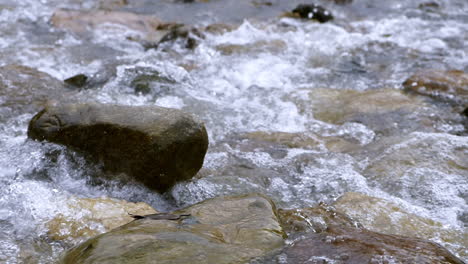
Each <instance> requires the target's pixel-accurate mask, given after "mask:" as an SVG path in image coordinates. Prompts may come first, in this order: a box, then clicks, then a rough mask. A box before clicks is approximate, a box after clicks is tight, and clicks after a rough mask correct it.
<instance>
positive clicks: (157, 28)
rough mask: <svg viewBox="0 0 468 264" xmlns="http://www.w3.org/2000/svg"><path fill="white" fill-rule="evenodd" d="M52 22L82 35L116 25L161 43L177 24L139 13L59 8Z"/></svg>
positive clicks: (55, 25)
mask: <svg viewBox="0 0 468 264" xmlns="http://www.w3.org/2000/svg"><path fill="white" fill-rule="evenodd" d="M51 23H52V25H53V26H54V27H57V28H61V29H65V30H69V31H71V32H73V33H75V34H78V35H82V34H84V33H87V32H89V31H92V30H96V29H97V28H99V27H103V26H110V25H116V26H117V27H116V28H117V29H121V28H122V26H123V27H124V28H126V29H127V30H128V29H129V30H132V31H135V32H137V33H138V34H137V36H133V37H130V38H131V39H133V38H135V39H137V40H138V39H141V40H142V41H145V42H151V43H159V41H160V40H161V39H162V38H163V37H164V36H165V35H166V34H167V33H168V32H169V31H170V30H171V28H172V27H173V26H175V24H172V23H163V22H162V21H161V20H159V19H157V18H155V17H153V16H148V15H139V14H135V13H130V12H121V11H106V10H94V11H77V10H68V9H58V10H56V11H55V12H54V14H53V16H52V18H51Z"/></svg>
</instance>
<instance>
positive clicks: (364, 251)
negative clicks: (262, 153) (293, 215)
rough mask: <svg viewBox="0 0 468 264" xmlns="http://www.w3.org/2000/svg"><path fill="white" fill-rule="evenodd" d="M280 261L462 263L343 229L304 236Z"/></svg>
mask: <svg viewBox="0 0 468 264" xmlns="http://www.w3.org/2000/svg"><path fill="white" fill-rule="evenodd" d="M281 258H282V259H283V260H285V261H283V262H280V263H290V264H302V263H304V264H305V263H336V264H362V263H407V264H410V263H411V264H412V263H457V264H462V263H463V261H462V260H460V259H458V258H457V257H455V256H454V255H453V254H451V253H450V252H449V251H448V250H446V249H445V248H443V247H441V246H439V245H438V244H436V243H433V242H429V241H426V240H422V239H418V238H410V237H404V236H396V235H384V234H380V233H375V232H372V231H369V230H365V229H359V228H353V227H345V226H330V227H328V228H327V231H326V232H322V233H313V232H310V233H307V234H306V235H304V238H303V239H301V240H298V241H295V242H294V243H293V244H292V245H291V246H289V247H287V248H286V249H285V250H284V251H283V253H282V254H281ZM267 263H269V262H267Z"/></svg>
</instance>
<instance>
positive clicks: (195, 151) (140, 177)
mask: <svg viewBox="0 0 468 264" xmlns="http://www.w3.org/2000/svg"><path fill="white" fill-rule="evenodd" d="M28 137H29V138H32V139H36V140H47V141H50V142H54V143H58V144H62V145H65V146H68V147H70V148H72V149H75V150H78V151H82V152H84V153H86V154H89V156H90V158H92V160H93V161H95V162H98V163H102V164H104V168H105V169H106V170H108V171H111V172H124V173H126V174H127V175H129V176H131V177H133V178H134V179H135V180H137V181H140V182H142V183H143V184H145V185H146V186H148V187H149V188H152V189H155V190H158V191H165V190H167V189H168V188H170V187H172V185H173V184H175V183H176V182H177V181H182V180H187V179H190V178H192V177H193V176H194V175H195V174H196V173H197V172H198V170H199V169H200V168H201V167H202V165H203V159H204V157H205V153H206V150H207V148H208V135H207V133H206V130H205V127H204V125H203V123H202V122H201V121H199V120H198V119H195V118H194V117H192V116H191V115H189V114H186V113H184V112H182V111H180V110H176V109H169V108H162V107H157V106H122V105H112V104H64V105H57V106H49V107H47V108H46V109H44V110H43V111H41V112H39V113H38V114H37V115H36V116H34V117H33V119H32V120H31V122H30V124H29V127H28Z"/></svg>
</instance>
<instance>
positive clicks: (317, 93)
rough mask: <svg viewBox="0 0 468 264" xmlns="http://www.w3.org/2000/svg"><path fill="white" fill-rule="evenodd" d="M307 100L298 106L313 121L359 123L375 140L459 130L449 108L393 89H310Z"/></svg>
mask: <svg viewBox="0 0 468 264" xmlns="http://www.w3.org/2000/svg"><path fill="white" fill-rule="evenodd" d="M309 98H310V101H308V102H298V104H299V105H298V106H299V107H300V108H302V109H304V110H303V111H305V112H310V110H312V114H313V116H314V118H315V119H318V120H321V121H324V122H327V123H332V124H336V125H342V124H344V123H347V122H353V123H360V124H363V125H365V126H366V127H368V128H370V129H372V130H373V131H374V132H376V134H377V135H378V136H390V135H399V134H407V133H408V132H411V131H428V132H433V131H440V130H439V129H446V128H447V127H449V128H452V129H453V130H454V131H455V130H457V129H458V130H459V129H460V128H458V127H456V125H458V124H459V123H460V122H461V119H460V116H459V115H458V114H457V113H454V112H453V111H452V109H451V108H444V107H443V106H440V107H439V106H435V105H432V104H429V103H428V102H426V101H425V100H424V98H420V97H418V96H413V95H408V94H405V93H403V92H402V91H400V90H396V89H378V90H369V91H355V90H335V89H313V90H311V91H310V93H309ZM450 126H453V127H450ZM458 130H457V131H458ZM443 132H447V130H444V131H443Z"/></svg>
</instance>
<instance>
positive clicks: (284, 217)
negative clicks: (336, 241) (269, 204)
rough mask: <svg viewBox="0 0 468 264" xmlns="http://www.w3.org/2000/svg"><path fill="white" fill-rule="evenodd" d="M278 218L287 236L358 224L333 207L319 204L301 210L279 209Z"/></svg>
mask: <svg viewBox="0 0 468 264" xmlns="http://www.w3.org/2000/svg"><path fill="white" fill-rule="evenodd" d="M278 217H279V219H280V223H281V226H282V227H283V230H284V231H285V232H286V233H287V234H288V235H294V234H295V233H304V232H315V233H321V232H325V231H326V230H327V228H328V227H329V226H332V225H339V226H349V227H358V226H360V224H359V223H358V222H356V221H354V220H352V219H351V218H349V217H348V216H347V215H345V214H342V213H340V212H338V211H336V210H335V209H334V208H333V207H331V206H327V205H325V204H320V205H319V206H316V207H310V208H301V209H279V210H278Z"/></svg>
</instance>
